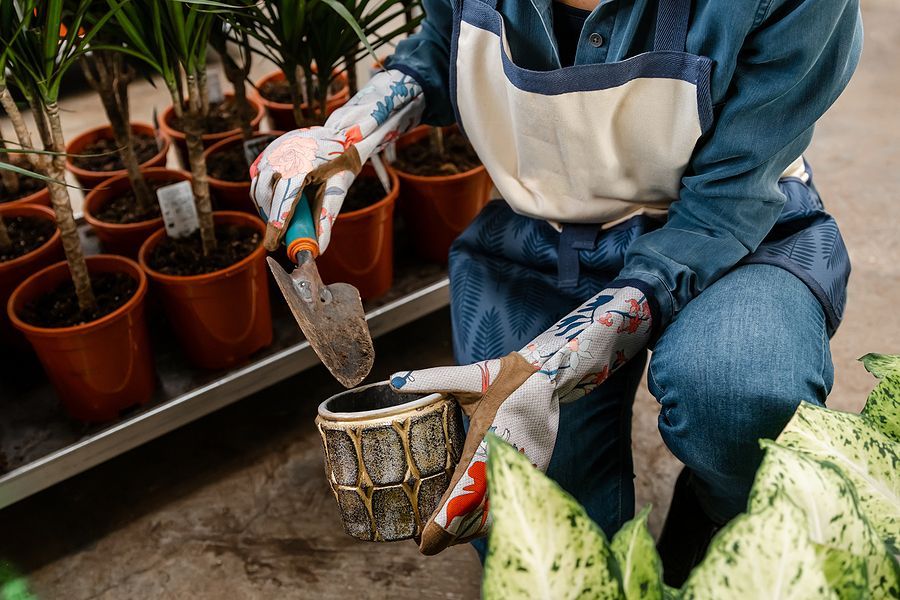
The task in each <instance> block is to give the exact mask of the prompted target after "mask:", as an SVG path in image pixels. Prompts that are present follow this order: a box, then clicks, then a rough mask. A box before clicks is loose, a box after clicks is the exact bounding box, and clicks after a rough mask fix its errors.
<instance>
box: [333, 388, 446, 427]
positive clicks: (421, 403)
mask: <svg viewBox="0 0 900 600" xmlns="http://www.w3.org/2000/svg"><path fill="white" fill-rule="evenodd" d="M382 386H390V382H389V381H377V382H375V383H370V384H368V385H362V386H359V387H355V388H353V389H350V390H344V391H343V392H340V393H337V394H335V395H333V396H330V397H329V398H327V399H326V400H324V401H322V403H321V404H319V408H318V415H319V417H320V418H321V419H322V420H324V421H326V422H337V423H347V422H356V421H374V420H376V419H382V418H384V417H393V416H396V415H399V414H403V413H407V412H410V411H412V410H417V409H420V408H425V407H426V406H431V405H432V404H437V403H438V402H439V401H440V400H443V399H444V397H445V395H444V394H439V393H433V394H427V395H425V396H423V397H421V398H417V399H415V400H410V401H409V402H404V403H403V404H397V405H396V406H389V407H387V408H377V409H374V410H361V411H357V412H332V411H330V410H328V407H327V405H328V403H329V402H331V401H332V400H335V399H336V398H340V397H341V396H344V395H347V394H356V393H359V392H361V391H363V390H367V389H369V388H373V387H382Z"/></svg>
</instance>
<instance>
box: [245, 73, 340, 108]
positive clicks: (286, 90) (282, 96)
mask: <svg viewBox="0 0 900 600" xmlns="http://www.w3.org/2000/svg"><path fill="white" fill-rule="evenodd" d="M313 79H314V80H315V76H313ZM344 84H345V82H344V81H341V80H340V79H336V80H335V81H332V82H331V89H329V90H328V95H329V96H331V95H333V94H337V93H338V92H340V91H341V88H342V87H343V86H344ZM301 85H303V84H302V83H301ZM259 93H260V94H261V95H262V97H263V98H265V99H266V100H269V101H270V102H279V103H281V104H293V100H292V99H291V84H290V83H289V82H288V80H287V79H281V80H278V81H267V82H266V83H264V84H263V85H262V87H260V88H259Z"/></svg>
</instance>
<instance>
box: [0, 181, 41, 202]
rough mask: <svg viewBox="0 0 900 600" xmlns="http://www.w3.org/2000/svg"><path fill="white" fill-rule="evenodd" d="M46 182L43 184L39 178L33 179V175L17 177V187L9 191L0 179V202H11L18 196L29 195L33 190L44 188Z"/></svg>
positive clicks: (18, 197) (17, 198)
mask: <svg viewBox="0 0 900 600" xmlns="http://www.w3.org/2000/svg"><path fill="white" fill-rule="evenodd" d="M46 185H47V184H45V183H44V182H43V181H41V180H40V179H35V178H34V177H25V176H21V177H19V189H18V190H16V191H15V192H11V191H9V190H8V189H6V186H5V185H3V181H2V180H0V204H3V203H4V202H12V201H13V200H19V199H20V198H24V197H25V196H30V195H31V194H33V193H35V192H39V191H41V189H43V188H45V187H46Z"/></svg>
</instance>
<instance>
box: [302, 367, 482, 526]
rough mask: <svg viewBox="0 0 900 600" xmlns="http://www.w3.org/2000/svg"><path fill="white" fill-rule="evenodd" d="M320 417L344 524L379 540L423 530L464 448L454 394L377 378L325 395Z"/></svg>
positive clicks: (327, 464) (331, 479) (330, 479)
mask: <svg viewBox="0 0 900 600" xmlns="http://www.w3.org/2000/svg"><path fill="white" fill-rule="evenodd" d="M316 425H317V426H318V428H319V432H320V433H321V434H322V443H323V445H324V447H325V472H326V476H327V477H328V483H329V485H331V489H332V491H333V492H334V495H335V498H336V499H337V502H338V506H339V507H340V511H341V519H342V520H343V522H344V529H345V530H346V532H347V533H348V534H350V535H351V536H353V537H355V538H358V539H361V540H367V541H376V542H392V541H397V540H406V539H410V538H412V537H415V536H417V535H419V533H421V530H422V526H423V525H424V523H425V522H426V521H427V520H428V517H430V516H431V513H432V512H434V510H435V509H436V508H437V505H438V502H439V501H440V499H441V496H442V495H443V494H444V491H445V490H446V489H447V486H448V485H449V483H450V477H451V475H452V473H453V469H454V467H455V466H456V463H457V462H458V461H459V456H460V453H461V452H462V446H463V440H464V438H465V433H464V431H463V425H462V414H461V412H460V409H459V406H458V405H457V404H456V402H454V401H453V400H451V399H450V398H448V397H444V396H442V395H440V394H430V395H427V396H421V395H417V394H399V393H397V392H394V391H393V390H391V388H390V386H389V385H388V383H387V382H382V383H375V384H372V385H367V386H363V387H360V388H356V389H353V390H348V391H346V392H342V393H340V394H337V395H336V396H332V397H331V398H329V399H328V400H326V401H325V402H323V403H322V404H321V405H320V406H319V416H318V417H317V418H316Z"/></svg>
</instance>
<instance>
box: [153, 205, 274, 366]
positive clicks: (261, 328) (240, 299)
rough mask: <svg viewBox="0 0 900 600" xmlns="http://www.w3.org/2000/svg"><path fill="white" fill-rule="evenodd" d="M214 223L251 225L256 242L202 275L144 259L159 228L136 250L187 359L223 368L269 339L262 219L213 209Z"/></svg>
mask: <svg viewBox="0 0 900 600" xmlns="http://www.w3.org/2000/svg"><path fill="white" fill-rule="evenodd" d="M215 221H216V224H220V225H224V224H232V225H241V226H245V227H251V228H254V229H256V230H258V231H259V235H260V246H259V248H257V249H256V250H254V251H253V252H252V253H251V254H250V255H249V256H247V257H245V258H244V259H242V260H240V261H238V262H237V263H235V264H233V265H231V266H230V267H228V268H226V269H222V270H221V271H216V272H214V273H207V274H204V275H191V276H176V275H166V274H164V273H160V272H159V271H156V270H154V269H153V268H151V267H150V265H149V264H148V262H147V260H148V258H149V256H150V253H151V252H152V251H153V249H154V248H155V247H156V246H157V245H158V244H159V243H160V242H161V241H162V240H163V238H164V237H165V235H166V232H165V230H164V229H160V230H159V231H157V232H156V233H154V234H153V235H151V236H150V237H149V238H148V239H147V241H146V242H144V245H143V246H141V250H140V252H139V253H138V261H139V262H140V263H141V268H143V269H144V271H146V272H147V275H148V276H149V277H150V280H151V281H152V282H153V287H154V290H155V291H156V292H157V293H158V295H159V297H160V298H161V300H162V304H163V310H164V311H165V313H166V317H167V318H168V321H169V323H170V324H171V325H172V329H173V330H174V332H175V335H176V336H177V337H178V340H179V342H180V343H181V347H182V348H183V349H184V352H185V354H187V357H188V359H189V360H190V361H191V362H192V363H193V364H195V365H197V366H198V367H201V368H204V369H224V368H228V367H232V366H234V365H236V364H238V363H240V362H243V361H244V360H245V359H246V358H247V357H248V356H250V355H251V354H253V353H254V352H256V351H257V350H260V349H262V348H265V347H266V346H268V345H269V344H271V343H272V312H271V308H270V306H269V284H268V281H267V279H266V278H267V274H268V269H267V268H266V261H265V257H266V251H265V249H264V248H263V247H262V237H263V235H264V234H265V224H264V223H263V222H262V221H261V220H260V219H259V218H258V217H253V216H251V215H248V214H245V213H240V212H218V213H215Z"/></svg>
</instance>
